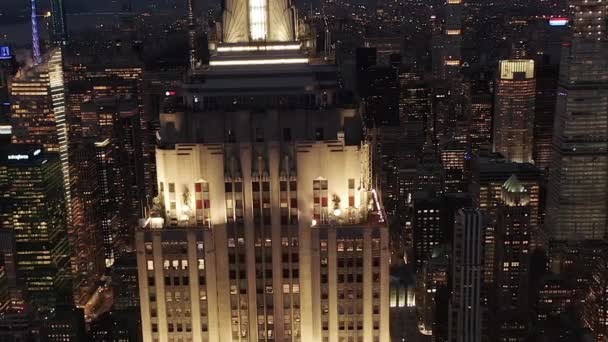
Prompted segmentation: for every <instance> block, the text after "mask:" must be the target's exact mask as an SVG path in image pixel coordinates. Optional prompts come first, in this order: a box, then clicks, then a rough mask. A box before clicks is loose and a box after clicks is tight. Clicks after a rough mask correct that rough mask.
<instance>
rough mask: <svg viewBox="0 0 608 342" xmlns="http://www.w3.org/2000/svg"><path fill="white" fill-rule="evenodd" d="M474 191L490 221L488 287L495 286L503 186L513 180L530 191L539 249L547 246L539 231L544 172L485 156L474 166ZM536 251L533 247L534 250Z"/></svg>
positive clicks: (534, 242) (487, 232)
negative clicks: (513, 178)
mask: <svg viewBox="0 0 608 342" xmlns="http://www.w3.org/2000/svg"><path fill="white" fill-rule="evenodd" d="M472 173H473V175H472V176H473V177H472V178H473V181H472V185H471V186H472V188H471V191H472V192H473V198H474V201H475V203H476V204H477V205H478V206H479V208H480V210H482V211H483V212H484V214H485V215H486V217H487V218H488V224H487V226H486V229H485V231H484V246H485V247H484V283H485V284H486V285H490V284H492V283H493V282H494V278H495V275H494V260H495V257H496V256H495V246H496V218H497V212H496V210H497V208H498V207H499V205H500V202H501V194H502V186H503V185H504V184H505V182H506V181H507V180H508V179H509V178H510V177H511V176H512V175H516V177H517V179H518V180H519V181H520V182H521V183H522V185H523V186H524V187H525V188H526V189H527V193H528V194H529V196H530V204H529V205H530V238H531V244H532V245H534V246H536V245H540V244H542V243H543V236H542V234H541V231H540V230H539V220H540V217H541V209H542V207H541V204H540V193H541V172H540V170H538V168H536V167H535V166H534V165H532V164H520V163H511V162H507V161H505V160H504V158H502V156H499V155H489V156H482V157H480V158H478V159H477V160H476V161H475V162H474V166H473V171H472ZM531 248H532V247H531Z"/></svg>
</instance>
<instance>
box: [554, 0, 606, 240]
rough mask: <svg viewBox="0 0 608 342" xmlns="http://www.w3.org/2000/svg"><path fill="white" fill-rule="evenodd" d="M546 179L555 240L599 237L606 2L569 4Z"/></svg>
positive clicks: (603, 208) (602, 223)
mask: <svg viewBox="0 0 608 342" xmlns="http://www.w3.org/2000/svg"><path fill="white" fill-rule="evenodd" d="M569 4H570V18H571V20H572V28H571V39H570V42H569V44H568V46H567V50H566V51H564V53H563V54H562V63H561V66H560V80H559V87H558V100H557V107H556V120H555V131H554V136H553V148H554V153H553V162H552V164H551V174H550V176H549V188H548V196H547V197H548V199H547V225H546V226H547V228H548V229H549V230H550V232H551V236H552V238H554V239H557V240H566V239H577V240H584V239H604V238H606V232H607V227H608V221H607V213H608V190H607V189H608V154H607V153H606V151H607V148H608V130H607V128H606V126H607V122H608V111H607V110H606V97H608V59H606V58H605V56H606V55H607V53H608V36H607V32H606V31H607V29H608V27H607V26H606V19H607V16H608V11H607V10H606V3H604V2H603V1H601V0H570V1H569Z"/></svg>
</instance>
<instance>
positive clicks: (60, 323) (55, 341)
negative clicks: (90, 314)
mask: <svg viewBox="0 0 608 342" xmlns="http://www.w3.org/2000/svg"><path fill="white" fill-rule="evenodd" d="M40 332H41V334H40V335H41V337H42V339H43V340H44V341H47V342H80V341H85V340H87V334H86V331H85V322H84V309H78V308H76V307H73V306H71V305H60V306H57V308H55V310H54V312H53V317H51V318H48V319H46V320H44V326H43V327H42V329H41V331H40Z"/></svg>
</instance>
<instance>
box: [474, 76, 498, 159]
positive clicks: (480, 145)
mask: <svg viewBox="0 0 608 342" xmlns="http://www.w3.org/2000/svg"><path fill="white" fill-rule="evenodd" d="M488 83H489V82H488V81H486V80H483V79H482V80H476V81H472V84H471V87H470V92H471V104H470V107H471V117H470V121H469V137H470V138H469V139H470V143H471V151H473V152H480V151H489V150H490V149H491V148H492V117H493V109H494V101H493V99H492V93H491V92H490V87H489V84H488Z"/></svg>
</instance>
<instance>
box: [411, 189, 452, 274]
mask: <svg viewBox="0 0 608 342" xmlns="http://www.w3.org/2000/svg"><path fill="white" fill-rule="evenodd" d="M442 211H443V208H442V206H441V201H440V200H439V199H438V198H436V197H433V196H432V195H429V194H428V193H426V192H417V193H415V194H414V213H413V218H414V219H413V223H412V228H413V233H414V234H413V240H414V262H415V263H416V269H417V270H421V269H422V266H423V265H424V262H425V261H426V260H427V259H428V258H430V257H431V255H432V252H433V250H435V249H436V248H437V247H439V245H440V244H441V243H442V242H443V241H444V238H445V237H444V232H443V229H442V226H441V213H442Z"/></svg>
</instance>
